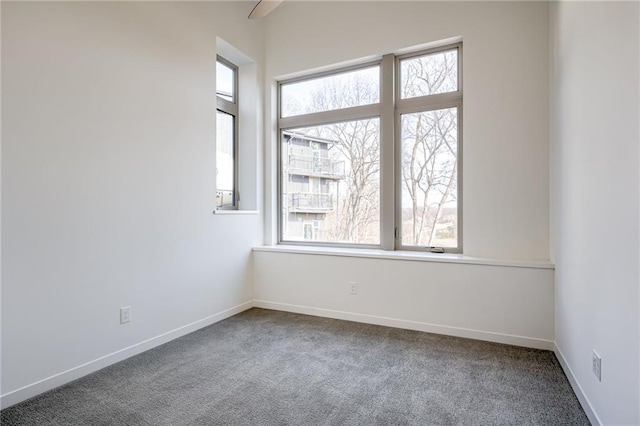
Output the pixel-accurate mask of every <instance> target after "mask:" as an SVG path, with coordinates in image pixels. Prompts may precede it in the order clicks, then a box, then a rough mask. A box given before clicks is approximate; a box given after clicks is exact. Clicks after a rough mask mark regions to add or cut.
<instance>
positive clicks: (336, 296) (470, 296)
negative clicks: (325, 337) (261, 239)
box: [254, 251, 553, 349]
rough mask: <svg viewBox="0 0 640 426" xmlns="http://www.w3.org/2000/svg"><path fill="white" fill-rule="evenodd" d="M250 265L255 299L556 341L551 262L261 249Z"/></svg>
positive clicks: (537, 342)
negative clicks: (352, 286)
mask: <svg viewBox="0 0 640 426" xmlns="http://www.w3.org/2000/svg"><path fill="white" fill-rule="evenodd" d="M254 268H255V269H254V270H255V278H254V280H255V286H256V290H255V299H256V301H255V304H256V306H261V307H265V308H271V309H279V310H285V311H292V312H299V313H305V314H311V315H320V316H328V317H332V318H340V319H347V320H353V321H361V322H367V323H373V324H381V325H387V326H393V327H401V328H407V329H413V330H420V331H427V332H433V333H441V334H448V335H452V336H460V337H468V338H474V339H481V340H489V341H494V342H500V343H509V344H514V345H520V346H528V347H534V348H540V349H551V348H552V347H553V270H552V269H546V268H523V267H505V266H494V265H473V264H456V263H437V262H425V261H409V260H396V259H393V260H391V259H379V258H378V259H376V258H373V259H372V258H356V257H344V256H325V255H316V254H292V253H278V252H263V251H256V252H254ZM351 281H355V282H356V283H357V287H358V290H357V294H356V295H352V294H350V292H349V283H350V282H351Z"/></svg>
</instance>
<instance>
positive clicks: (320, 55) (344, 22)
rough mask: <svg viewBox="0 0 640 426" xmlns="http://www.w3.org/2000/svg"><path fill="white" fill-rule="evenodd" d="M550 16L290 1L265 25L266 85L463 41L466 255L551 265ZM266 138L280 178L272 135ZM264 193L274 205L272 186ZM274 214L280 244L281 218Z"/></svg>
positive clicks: (464, 7)
mask: <svg viewBox="0 0 640 426" xmlns="http://www.w3.org/2000/svg"><path fill="white" fill-rule="evenodd" d="M547 12H548V10H547V4H546V2H431V1H429V2H395V1H390V2H370V3H369V2H285V3H284V4H283V5H282V6H281V7H279V8H278V9H276V11H275V12H273V14H272V15H270V16H269V17H268V19H267V32H266V34H267V37H266V46H267V48H266V49H267V55H266V57H265V67H266V68H265V70H266V77H267V84H271V85H272V84H273V80H274V79H275V78H278V77H282V76H287V75H291V74H295V73H299V72H302V71H305V70H309V69H313V68H317V67H324V66H327V65H331V64H336V63H341V62H344V61H350V60H354V59H358V58H364V57H371V56H376V55H377V56H380V55H382V54H385V53H393V52H397V51H398V50H400V49H404V48H407V47H411V46H416V45H421V44H424V43H431V42H437V41H439V40H443V39H448V38H451V37H462V40H463V43H464V47H463V63H464V73H463V79H464V81H463V85H464V127H463V129H464V135H463V137H464V140H463V152H464V154H463V155H464V170H463V171H462V180H463V184H464V185H463V188H464V189H463V191H464V211H463V231H464V252H465V254H467V255H471V256H482V257H489V258H499V259H527V260H544V259H549V230H548V228H549V221H548V218H549V210H548V209H549V203H548V198H549V181H548V174H549V146H548V145H549V144H548V139H549V134H548V130H549V128H548V121H549V116H548V112H549V109H548V101H549V98H548V92H549V90H548V89H549V88H548V13H547ZM270 94H271V95H272V98H271V100H270V101H271V102H268V105H267V114H268V117H269V118H270V119H271V120H272V121H273V117H274V114H275V110H274V108H272V106H273V105H274V98H273V96H274V95H275V93H273V91H271V93H270ZM270 107H271V108H270ZM268 130H269V129H268ZM267 138H268V141H269V142H270V145H269V146H268V150H267V152H268V153H269V154H270V162H269V163H268V164H267V167H269V170H267V172H268V173H267V176H273V173H272V172H271V171H272V170H273V169H274V167H275V143H274V142H275V133H271V132H268V133H267ZM266 190H267V191H266V193H267V196H268V198H267V202H268V203H271V204H268V205H275V203H272V201H271V200H273V198H274V197H275V182H274V181H271V182H267V187H266ZM267 213H268V215H267V225H268V226H270V227H271V231H272V232H269V231H267V241H268V242H273V241H274V240H275V236H274V235H275V226H271V225H272V223H274V222H273V221H274V217H275V213H274V210H269V211H268V212H267Z"/></svg>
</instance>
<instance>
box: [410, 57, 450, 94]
mask: <svg viewBox="0 0 640 426" xmlns="http://www.w3.org/2000/svg"><path fill="white" fill-rule="evenodd" d="M457 90H458V50H457V49H456V50H447V51H446V52H438V53H432V54H429V55H424V56H418V57H415V58H408V59H404V60H402V61H400V97H401V98H402V99H407V98H415V97H418V96H426V95H435V94H438V93H447V92H455V91H457Z"/></svg>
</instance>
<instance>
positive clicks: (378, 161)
mask: <svg viewBox="0 0 640 426" xmlns="http://www.w3.org/2000/svg"><path fill="white" fill-rule="evenodd" d="M461 51H462V46H461V44H455V45H449V46H444V47H440V48H437V49H430V50H425V51H420V52H415V53H412V54H409V55H402V56H394V55H385V56H383V57H382V58H381V59H380V60H378V61H375V62H372V63H366V64H362V65H361V66H357V67H350V68H344V69H339V70H336V71H333V72H328V73H322V74H315V75H310V76H306V77H302V78H297V79H292V80H284V81H281V82H279V117H278V128H279V135H280V136H279V137H280V141H279V147H278V159H279V179H278V193H279V198H278V208H279V212H280V213H279V219H278V228H279V241H280V242H281V243H292V244H316V245H341V246H343V245H346V246H356V247H379V248H380V247H381V248H383V249H387V250H394V249H409V250H429V251H437V252H440V251H446V252H461V251H462V238H461V232H460V231H461V220H460V219H461V214H460V212H461V197H460V195H461V185H460V181H459V179H458V176H459V175H460V170H461V159H462V149H461V148H462V146H461V142H462V138H461V136H462V132H461V117H462V84H461V83H462V79H461V75H462V73H461V69H462V67H461Z"/></svg>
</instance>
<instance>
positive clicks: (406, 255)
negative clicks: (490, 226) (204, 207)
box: [252, 245, 555, 269]
mask: <svg viewBox="0 0 640 426" xmlns="http://www.w3.org/2000/svg"><path fill="white" fill-rule="evenodd" d="M252 250H253V251H260V252H273V253H295V254H313V255H321V256H343V257H365V258H370V259H391V260H409V261H419V262H437V263H458V264H469V265H489V266H506V267H512V268H533V269H555V265H554V264H553V263H552V262H550V261H548V260H541V261H526V260H502V259H486V258H482V257H472V256H465V255H463V254H451V253H425V252H416V251H404V250H403V251H400V250H398V251H387V250H379V249H360V248H342V247H312V246H292V245H289V246H288V245H275V246H257V247H253V249H252Z"/></svg>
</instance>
